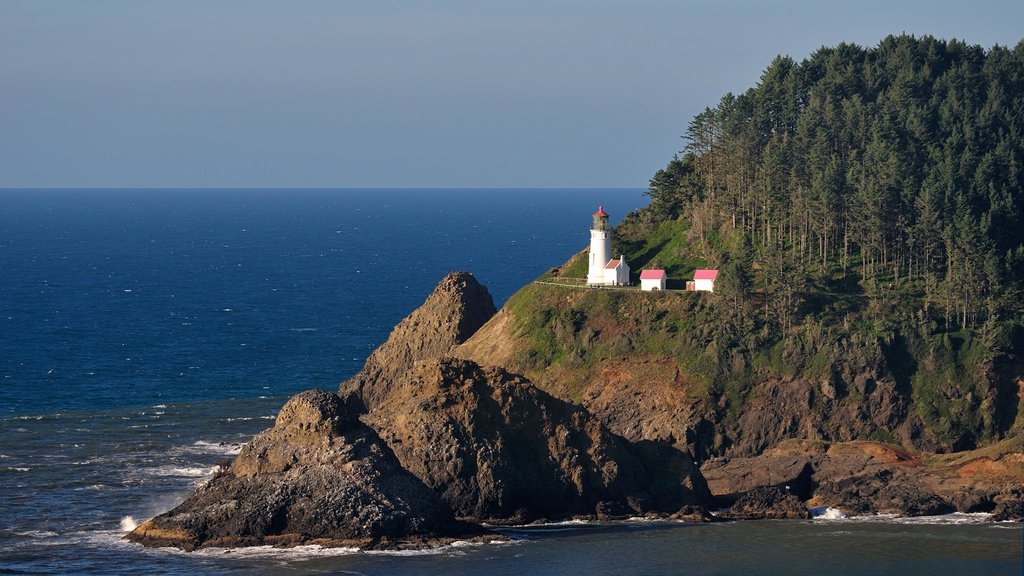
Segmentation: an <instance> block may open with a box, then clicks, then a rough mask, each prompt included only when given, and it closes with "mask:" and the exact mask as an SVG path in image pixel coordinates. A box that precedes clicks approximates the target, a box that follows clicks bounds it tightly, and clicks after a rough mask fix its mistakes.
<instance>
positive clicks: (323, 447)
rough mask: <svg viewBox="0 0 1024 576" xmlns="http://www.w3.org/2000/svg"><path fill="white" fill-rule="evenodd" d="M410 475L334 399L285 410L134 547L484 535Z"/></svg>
mask: <svg viewBox="0 0 1024 576" xmlns="http://www.w3.org/2000/svg"><path fill="white" fill-rule="evenodd" d="M481 533H482V530H481V529H479V528H478V527H476V526H473V525H470V524H466V523H460V522H456V521H455V520H454V519H453V517H452V514H451V510H450V509H449V508H448V506H447V505H446V504H445V503H444V502H442V501H441V500H440V499H438V498H437V496H436V495H435V494H434V493H433V492H432V491H431V490H430V489H429V488H427V487H426V486H424V485H423V483H422V482H420V481H419V479H417V478H416V477H415V476H413V475H411V474H409V473H408V472H406V471H405V470H403V469H402V468H401V466H400V465H399V463H398V461H397V460H396V459H395V458H394V455H393V454H392V453H391V451H390V450H388V448H387V447H386V446H385V445H384V444H383V443H382V442H381V441H380V439H379V438H378V437H377V435H376V434H375V433H374V432H373V430H371V429H370V428H368V427H366V426H365V425H363V424H361V423H360V422H359V421H358V420H357V419H356V418H355V417H354V415H353V413H352V411H351V408H350V407H348V406H346V405H345V404H344V403H342V401H341V400H340V399H339V398H338V397H337V396H336V395H334V394H331V393H329V392H323V391H319V390H314V391H307V392H303V393H301V394H298V395H296V396H295V397H293V398H292V399H290V400H289V401H288V403H287V404H285V406H284V408H282V409H281V412H280V414H279V415H278V417H277V421H276V423H275V425H274V427H273V428H271V429H270V430H267V431H264V432H262V433H260V434H258V435H257V436H256V437H255V438H253V440H252V441H251V442H249V443H248V444H246V445H245V447H244V448H243V449H242V451H241V453H239V455H238V457H237V458H236V459H235V461H234V463H233V464H231V465H230V466H229V467H227V468H222V469H221V470H220V471H219V472H218V473H217V474H216V475H215V476H214V477H213V478H212V479H211V480H210V481H209V482H207V483H206V484H205V485H204V486H202V487H201V488H199V489H198V490H197V491H196V492H195V493H193V494H192V495H191V496H189V497H188V498H187V499H186V500H185V502H183V503H182V504H181V505H179V506H177V507H176V508H174V509H173V510H171V511H169V512H166V513H164V514H161V515H159V516H157V517H155V518H153V519H151V520H148V521H146V522H144V523H143V524H142V525H140V526H139V527H138V528H136V529H135V530H134V531H132V532H131V533H130V534H128V536H127V538H128V539H129V540H132V541H135V542H139V543H142V544H145V545H149V546H175V547H179V548H183V549H185V550H192V549H195V548H199V547H208V546H224V547H233V546H251V545H259V544H273V545H296V544H302V543H316V544H322V545H327V546H340V545H355V546H360V547H367V548H374V547H384V548H390V547H402V546H414V545H425V544H433V543H437V542H440V541H445V540H446V538H447V539H449V540H450V538H451V537H455V536H466V535H477V534H481Z"/></svg>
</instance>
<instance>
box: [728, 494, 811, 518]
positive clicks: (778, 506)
mask: <svg viewBox="0 0 1024 576" xmlns="http://www.w3.org/2000/svg"><path fill="white" fill-rule="evenodd" d="M722 516H723V517H725V518H730V519H733V520H806V519H808V518H810V517H811V513H810V512H809V511H808V510H807V506H806V505H805V504H804V503H803V502H801V501H800V499H799V498H797V497H796V496H795V495H793V494H790V493H789V492H787V491H785V490H782V489H780V488H776V487H774V486H762V487H760V488H754V489H753V490H751V491H749V492H747V493H746V494H744V495H743V496H741V497H740V499H739V500H737V501H736V503H735V504H733V505H732V507H731V508H730V509H729V511H728V512H726V513H724V514H722Z"/></svg>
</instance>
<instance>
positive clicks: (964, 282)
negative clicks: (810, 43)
mask: <svg viewBox="0 0 1024 576" xmlns="http://www.w3.org/2000/svg"><path fill="white" fill-rule="evenodd" d="M686 139H687V140H688V145H687V147H686V149H685V150H684V151H683V152H682V155H681V156H677V157H676V158H674V159H672V161H671V162H669V164H668V166H667V167H666V168H665V169H664V170H661V171H659V172H658V173H657V174H656V175H655V176H654V178H653V179H652V180H651V186H650V191H649V195H650V196H651V203H650V205H649V206H648V207H647V208H644V209H642V210H640V211H637V212H635V213H633V214H630V215H629V216H628V217H627V218H626V219H625V220H624V221H623V222H622V223H621V224H620V225H619V226H618V227H617V229H616V231H615V233H616V239H615V242H616V246H615V248H614V251H615V253H619V252H622V253H624V254H625V255H626V258H627V261H629V262H630V264H631V266H632V268H633V270H634V271H638V270H639V269H641V268H650V267H659V268H665V269H666V270H667V271H668V273H669V276H670V278H672V279H674V280H675V282H676V283H677V284H676V286H677V287H678V283H679V282H681V281H683V280H685V279H686V278H689V277H691V273H692V271H693V269H694V268H697V267H702V266H710V267H715V268H719V269H720V270H721V274H720V276H719V281H718V283H717V284H716V293H715V294H672V293H666V294H655V295H650V294H641V293H636V292H618V291H602V290H591V291H586V292H584V291H579V290H571V289H568V288H559V287H548V286H530V287H527V288H525V289H524V290H523V291H521V292H520V293H519V294H517V295H516V296H514V297H513V298H512V299H511V300H510V301H509V312H510V314H511V316H512V324H513V326H514V331H515V333H516V334H517V335H518V336H519V337H520V338H521V339H522V341H523V342H526V343H527V344H526V345H525V346H524V347H523V349H522V350H521V354H520V355H519V356H518V358H517V359H516V363H517V364H518V367H519V368H520V369H522V370H524V371H526V372H527V373H528V374H530V375H531V378H533V379H535V380H540V381H544V380H545V377H544V376H543V375H542V374H541V373H542V372H545V371H546V372H548V373H551V370H552V369H554V370H555V373H557V374H558V375H559V378H560V383H559V384H558V385H559V386H561V387H563V388H564V393H565V394H566V395H569V396H574V397H579V396H580V395H582V394H583V389H584V388H585V387H586V386H587V382H588V381H589V382H591V383H592V380H593V379H594V378H598V377H600V376H599V375H598V374H597V371H596V370H595V369H594V367H595V366H598V365H601V364H602V363H605V362H607V361H609V360H614V359H616V358H625V357H632V358H649V359H656V358H665V357H667V358H671V359H673V361H674V363H675V364H676V366H678V368H679V370H680V372H681V373H683V374H685V375H686V376H685V380H686V381H687V384H688V388H687V394H689V395H690V396H691V397H694V398H697V397H703V398H704V399H705V400H706V401H707V402H708V403H709V405H714V406H716V408H715V411H716V412H715V413H716V416H715V419H716V423H715V426H716V429H717V430H718V431H719V433H720V435H725V436H729V435H730V434H731V435H732V436H735V435H736V434H737V431H736V427H737V426H738V424H737V422H739V420H740V418H741V417H742V414H744V411H745V410H747V409H748V407H749V404H750V402H752V401H754V400H755V399H756V398H758V397H759V395H762V396H763V395H764V394H766V393H767V392H765V389H764V388H763V386H761V384H763V383H764V382H766V381H768V380H771V379H781V380H783V381H797V380H799V381H803V382H809V383H811V384H812V386H811V388H810V390H811V391H810V392H809V394H810V399H809V400H808V403H809V406H808V407H807V411H808V412H809V413H811V414H812V415H814V416H815V420H814V421H815V422H816V423H817V424H815V426H816V427H817V428H815V430H816V433H819V434H821V435H823V436H826V437H835V439H847V438H858V437H863V438H868V437H870V438H873V439H877V440H885V441H899V442H902V443H906V444H914V445H917V446H919V447H926V448H936V449H945V450H961V449H967V448H973V447H975V446H978V445H981V444H987V443H990V442H993V441H996V440H999V439H1001V438H1004V437H1006V436H1007V435H1009V434H1011V433H1014V432H1016V431H1019V430H1020V429H1021V427H1022V426H1021V424H1022V423H1021V422H1020V420H1021V418H1018V416H1019V413H1020V412H1022V411H1021V410H1020V406H1019V404H1020V398H1019V397H1018V394H1019V392H1020V390H1022V389H1024V384H1021V380H1020V379H1021V378H1022V377H1024V328H1022V324H1024V313H1022V310H1024V307H1022V303H1021V296H1022V294H1024V226H1021V218H1022V216H1024V42H1022V43H1021V44H1018V45H1017V47H1016V48H1014V49H1012V50H1010V49H1006V48H1003V47H994V48H992V49H990V50H988V51H986V50H984V49H982V48H980V47H977V46H968V45H966V44H963V43H961V42H958V41H949V42H946V41H941V40H936V39H933V38H930V37H925V38H921V39H916V38H913V37H910V36H899V37H889V38H886V39H885V40H883V41H882V42H881V43H880V44H879V45H878V46H877V47H876V48H873V49H864V48H861V47H858V46H854V45H850V44H841V45H839V46H837V47H834V48H822V49H820V50H818V51H817V52H815V53H814V54H812V55H811V56H810V57H809V58H808V59H806V60H804V61H803V62H799V63H797V62H795V61H793V60H792V59H789V58H783V57H779V58H776V59H775V60H774V61H773V62H772V63H771V64H770V66H769V67H768V69H767V70H765V72H764V74H763V75H762V77H761V81H760V83H758V84H757V85H756V86H755V87H754V88H751V89H750V90H747V91H746V92H745V93H743V94H741V95H738V96H736V95H732V94H728V95H726V96H725V97H723V98H722V100H721V102H720V103H719V104H718V106H716V107H715V108H709V109H707V110H705V111H704V112H703V113H701V114H699V115H698V116H697V117H696V118H694V119H693V121H692V122H691V123H690V126H689V130H688V131H687V134H686ZM580 260H582V261H583V263H582V264H581V263H580ZM584 265H585V258H583V259H579V258H577V259H575V260H571V261H570V262H567V263H566V265H565V266H563V267H562V268H561V269H560V270H558V271H557V272H556V273H557V274H559V275H561V276H569V277H575V276H581V275H585V266H584ZM577 268H579V270H577ZM581 271H582V274H580V272H581ZM670 287H672V286H670ZM569 292H573V294H568V293H569ZM559 368H565V370H559ZM548 380H551V379H550V378H548ZM759 386H761V387H759ZM880 389H883V392H884V394H883V393H882V392H879V390H880ZM883 397H884V398H883ZM883 400H884V401H883ZM883 405H884V406H883ZM858 419H859V422H857V420H858ZM840 420H841V421H840ZM803 433H804V431H798V430H793V431H792V435H794V436H799V435H801V434H803ZM712 451H713V450H712Z"/></svg>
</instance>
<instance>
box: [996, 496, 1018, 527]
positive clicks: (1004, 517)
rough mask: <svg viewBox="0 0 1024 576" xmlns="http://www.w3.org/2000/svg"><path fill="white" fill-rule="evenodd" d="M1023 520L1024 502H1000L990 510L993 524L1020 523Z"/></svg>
mask: <svg viewBox="0 0 1024 576" xmlns="http://www.w3.org/2000/svg"><path fill="white" fill-rule="evenodd" d="M1022 519H1024V500H1014V501H1010V502H1000V503H999V504H996V507H995V509H993V510H992V521H994V522H1020V521H1021V520H1022Z"/></svg>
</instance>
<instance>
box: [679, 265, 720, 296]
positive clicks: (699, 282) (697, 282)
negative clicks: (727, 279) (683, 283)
mask: <svg viewBox="0 0 1024 576" xmlns="http://www.w3.org/2000/svg"><path fill="white" fill-rule="evenodd" d="M717 278H718V270H707V269H704V268H698V269H697V270H694V272H693V289H694V290H695V291H697V292H701V291H704V292H714V291H715V280H716V279H717ZM687 284H689V283H687Z"/></svg>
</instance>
